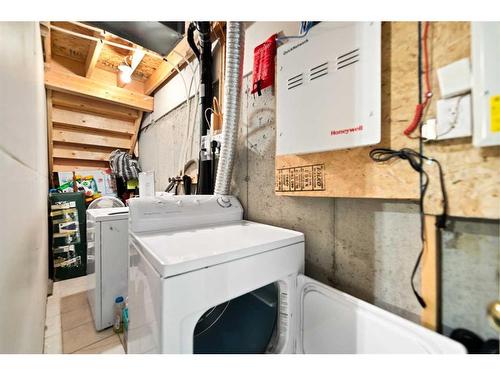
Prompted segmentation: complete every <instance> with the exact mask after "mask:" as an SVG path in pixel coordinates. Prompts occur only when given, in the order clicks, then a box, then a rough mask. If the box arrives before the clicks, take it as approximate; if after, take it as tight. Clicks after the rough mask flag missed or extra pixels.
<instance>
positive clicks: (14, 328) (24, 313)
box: [0, 22, 48, 353]
mask: <svg viewBox="0 0 500 375" xmlns="http://www.w3.org/2000/svg"><path fill="white" fill-rule="evenodd" d="M0 46H2V58H1V59H0V301H1V302H0V353H41V352H42V350H43V337H44V327H45V304H46V297H47V188H48V186H47V181H48V179H47V176H48V172H47V132H46V129H47V125H46V111H45V108H46V103H45V91H44V83H43V56H42V48H41V39H40V30H39V27H38V23H36V22H0Z"/></svg>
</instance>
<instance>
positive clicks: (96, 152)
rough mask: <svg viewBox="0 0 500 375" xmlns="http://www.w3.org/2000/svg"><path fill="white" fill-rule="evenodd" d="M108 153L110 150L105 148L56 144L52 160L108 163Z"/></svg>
mask: <svg viewBox="0 0 500 375" xmlns="http://www.w3.org/2000/svg"><path fill="white" fill-rule="evenodd" d="M110 153H111V149H107V148H99V147H92V146H77V145H73V144H71V145H67V144H64V143H61V144H60V143H56V144H55V145H54V153H53V155H54V158H64V159H80V160H97V161H109V154H110Z"/></svg>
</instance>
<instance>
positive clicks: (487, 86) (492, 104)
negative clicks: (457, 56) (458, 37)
mask: <svg viewBox="0 0 500 375" xmlns="http://www.w3.org/2000/svg"><path fill="white" fill-rule="evenodd" d="M471 31H472V40H471V41H472V51H471V52H472V99H473V103H472V105H473V117H474V124H473V127H474V133H473V143H474V146H480V147H482V146H495V145H500V68H499V66H498V62H499V61H500V42H499V41H500V22H472V30H471Z"/></svg>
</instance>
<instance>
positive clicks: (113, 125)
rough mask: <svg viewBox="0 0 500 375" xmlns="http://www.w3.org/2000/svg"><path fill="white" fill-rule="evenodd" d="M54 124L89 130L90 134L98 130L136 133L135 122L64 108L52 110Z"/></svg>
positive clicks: (128, 133)
mask: <svg viewBox="0 0 500 375" xmlns="http://www.w3.org/2000/svg"><path fill="white" fill-rule="evenodd" d="M52 122H53V123H55V124H60V125H65V126H67V127H75V128H77V129H78V128H80V129H81V128H87V129H88V131H90V132H91V131H93V130H97V131H107V132H114V133H121V134H127V135H133V134H134V131H135V128H134V122H132V121H125V120H120V119H111V118H106V117H102V116H96V115H92V114H88V113H81V112H74V111H71V110H68V109H63V108H54V109H53V110H52Z"/></svg>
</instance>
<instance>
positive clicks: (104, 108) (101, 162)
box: [40, 22, 224, 172]
mask: <svg viewBox="0 0 500 375" xmlns="http://www.w3.org/2000/svg"><path fill="white" fill-rule="evenodd" d="M40 28H41V35H42V45H43V51H44V59H45V86H46V88H47V97H48V101H47V104H48V105H47V112H48V127H49V132H48V134H49V138H50V139H49V165H50V166H51V172H52V171H54V172H56V171H70V170H74V169H79V168H80V169H81V168H84V169H96V168H107V167H108V158H109V153H110V152H111V151H112V150H113V149H116V148H120V149H122V150H124V151H129V152H130V153H133V151H134V149H135V146H136V143H137V139H138V132H139V129H140V124H141V120H142V117H143V113H144V112H151V111H152V110H153V104H154V103H153V102H154V99H153V97H152V96H151V95H152V94H153V93H154V92H155V90H157V89H158V88H159V87H161V85H162V84H164V83H165V82H167V81H168V80H170V79H171V78H173V77H174V76H175V75H176V74H177V71H178V70H180V69H182V68H183V67H185V66H186V65H187V63H188V62H189V61H191V60H193V58H194V54H193V53H192V51H191V49H190V48H189V45H188V43H187V41H186V38H184V39H182V40H181V41H180V42H179V44H178V45H177V46H176V47H175V49H174V50H173V51H172V52H170V53H169V54H168V55H167V56H166V57H164V56H160V55H158V54H157V53H155V52H152V51H149V50H146V49H143V48H142V47H141V46H138V45H135V44H133V43H132V42H130V41H127V40H125V39H123V38H120V37H117V36H115V35H113V34H110V33H108V32H106V31H104V30H101V29H98V28H96V27H93V26H89V25H85V24H82V23H79V22H41V23H40ZM223 28H224V23H220V22H216V23H214V28H213V32H212V37H213V39H216V38H217V37H219V38H220V37H221V35H222V37H223V33H222V34H221V31H222V30H223ZM137 50H140V51H141V52H142V51H143V52H144V56H143V57H142V59H141V60H140V62H139V63H138V64H137V65H136V66H135V69H134V71H133V73H132V77H131V78H132V80H131V82H130V83H127V84H123V83H121V82H119V80H118V66H119V65H120V64H123V63H124V62H125V61H126V60H128V62H130V61H131V58H132V56H133V54H134V51H137Z"/></svg>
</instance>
